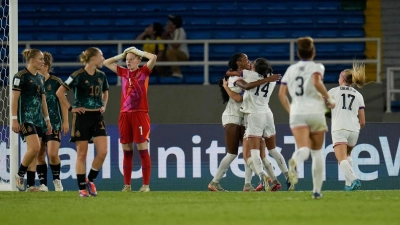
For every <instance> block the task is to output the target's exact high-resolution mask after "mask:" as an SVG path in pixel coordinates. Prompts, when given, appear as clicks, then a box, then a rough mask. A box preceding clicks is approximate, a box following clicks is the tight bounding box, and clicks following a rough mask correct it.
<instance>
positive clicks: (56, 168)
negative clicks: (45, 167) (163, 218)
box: [50, 163, 61, 180]
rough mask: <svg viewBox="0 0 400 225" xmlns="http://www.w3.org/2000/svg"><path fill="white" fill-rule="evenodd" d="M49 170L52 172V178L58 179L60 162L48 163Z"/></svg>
mask: <svg viewBox="0 0 400 225" xmlns="http://www.w3.org/2000/svg"><path fill="white" fill-rule="evenodd" d="M50 168H51V171H52V172H53V180H60V171H61V163H59V164H57V165H51V164H50Z"/></svg>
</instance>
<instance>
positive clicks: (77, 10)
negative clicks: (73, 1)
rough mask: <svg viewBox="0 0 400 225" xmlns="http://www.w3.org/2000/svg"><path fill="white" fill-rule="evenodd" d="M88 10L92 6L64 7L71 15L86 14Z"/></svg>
mask: <svg viewBox="0 0 400 225" xmlns="http://www.w3.org/2000/svg"><path fill="white" fill-rule="evenodd" d="M87 8H90V6H85V5H83V6H82V5H81V6H80V7H76V5H67V6H65V7H64V10H65V11H66V12H69V13H85V12H86V11H87V10H86V9H87Z"/></svg>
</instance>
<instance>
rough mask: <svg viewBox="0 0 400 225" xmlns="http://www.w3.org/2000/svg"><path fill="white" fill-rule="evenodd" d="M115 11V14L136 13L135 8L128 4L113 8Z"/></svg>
mask: <svg viewBox="0 0 400 225" xmlns="http://www.w3.org/2000/svg"><path fill="white" fill-rule="evenodd" d="M115 11H117V12H128V13H129V12H135V11H136V6H135V5H132V4H129V5H117V6H116V7H115Z"/></svg>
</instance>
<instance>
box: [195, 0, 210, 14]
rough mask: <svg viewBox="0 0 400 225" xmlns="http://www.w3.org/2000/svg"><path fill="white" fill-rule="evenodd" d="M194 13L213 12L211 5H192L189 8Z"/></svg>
mask: <svg viewBox="0 0 400 225" xmlns="http://www.w3.org/2000/svg"><path fill="white" fill-rule="evenodd" d="M190 8H191V9H192V10H193V11H194V12H196V11H211V10H213V8H214V7H213V5H212V4H211V3H206V2H204V3H195V4H192V6H191V7H190Z"/></svg>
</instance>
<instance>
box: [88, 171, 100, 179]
mask: <svg viewBox="0 0 400 225" xmlns="http://www.w3.org/2000/svg"><path fill="white" fill-rule="evenodd" d="M98 174H99V171H98V170H93V168H92V169H90V172H89V175H88V180H89V181H90V182H94V180H95V179H96V177H97V175H98Z"/></svg>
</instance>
